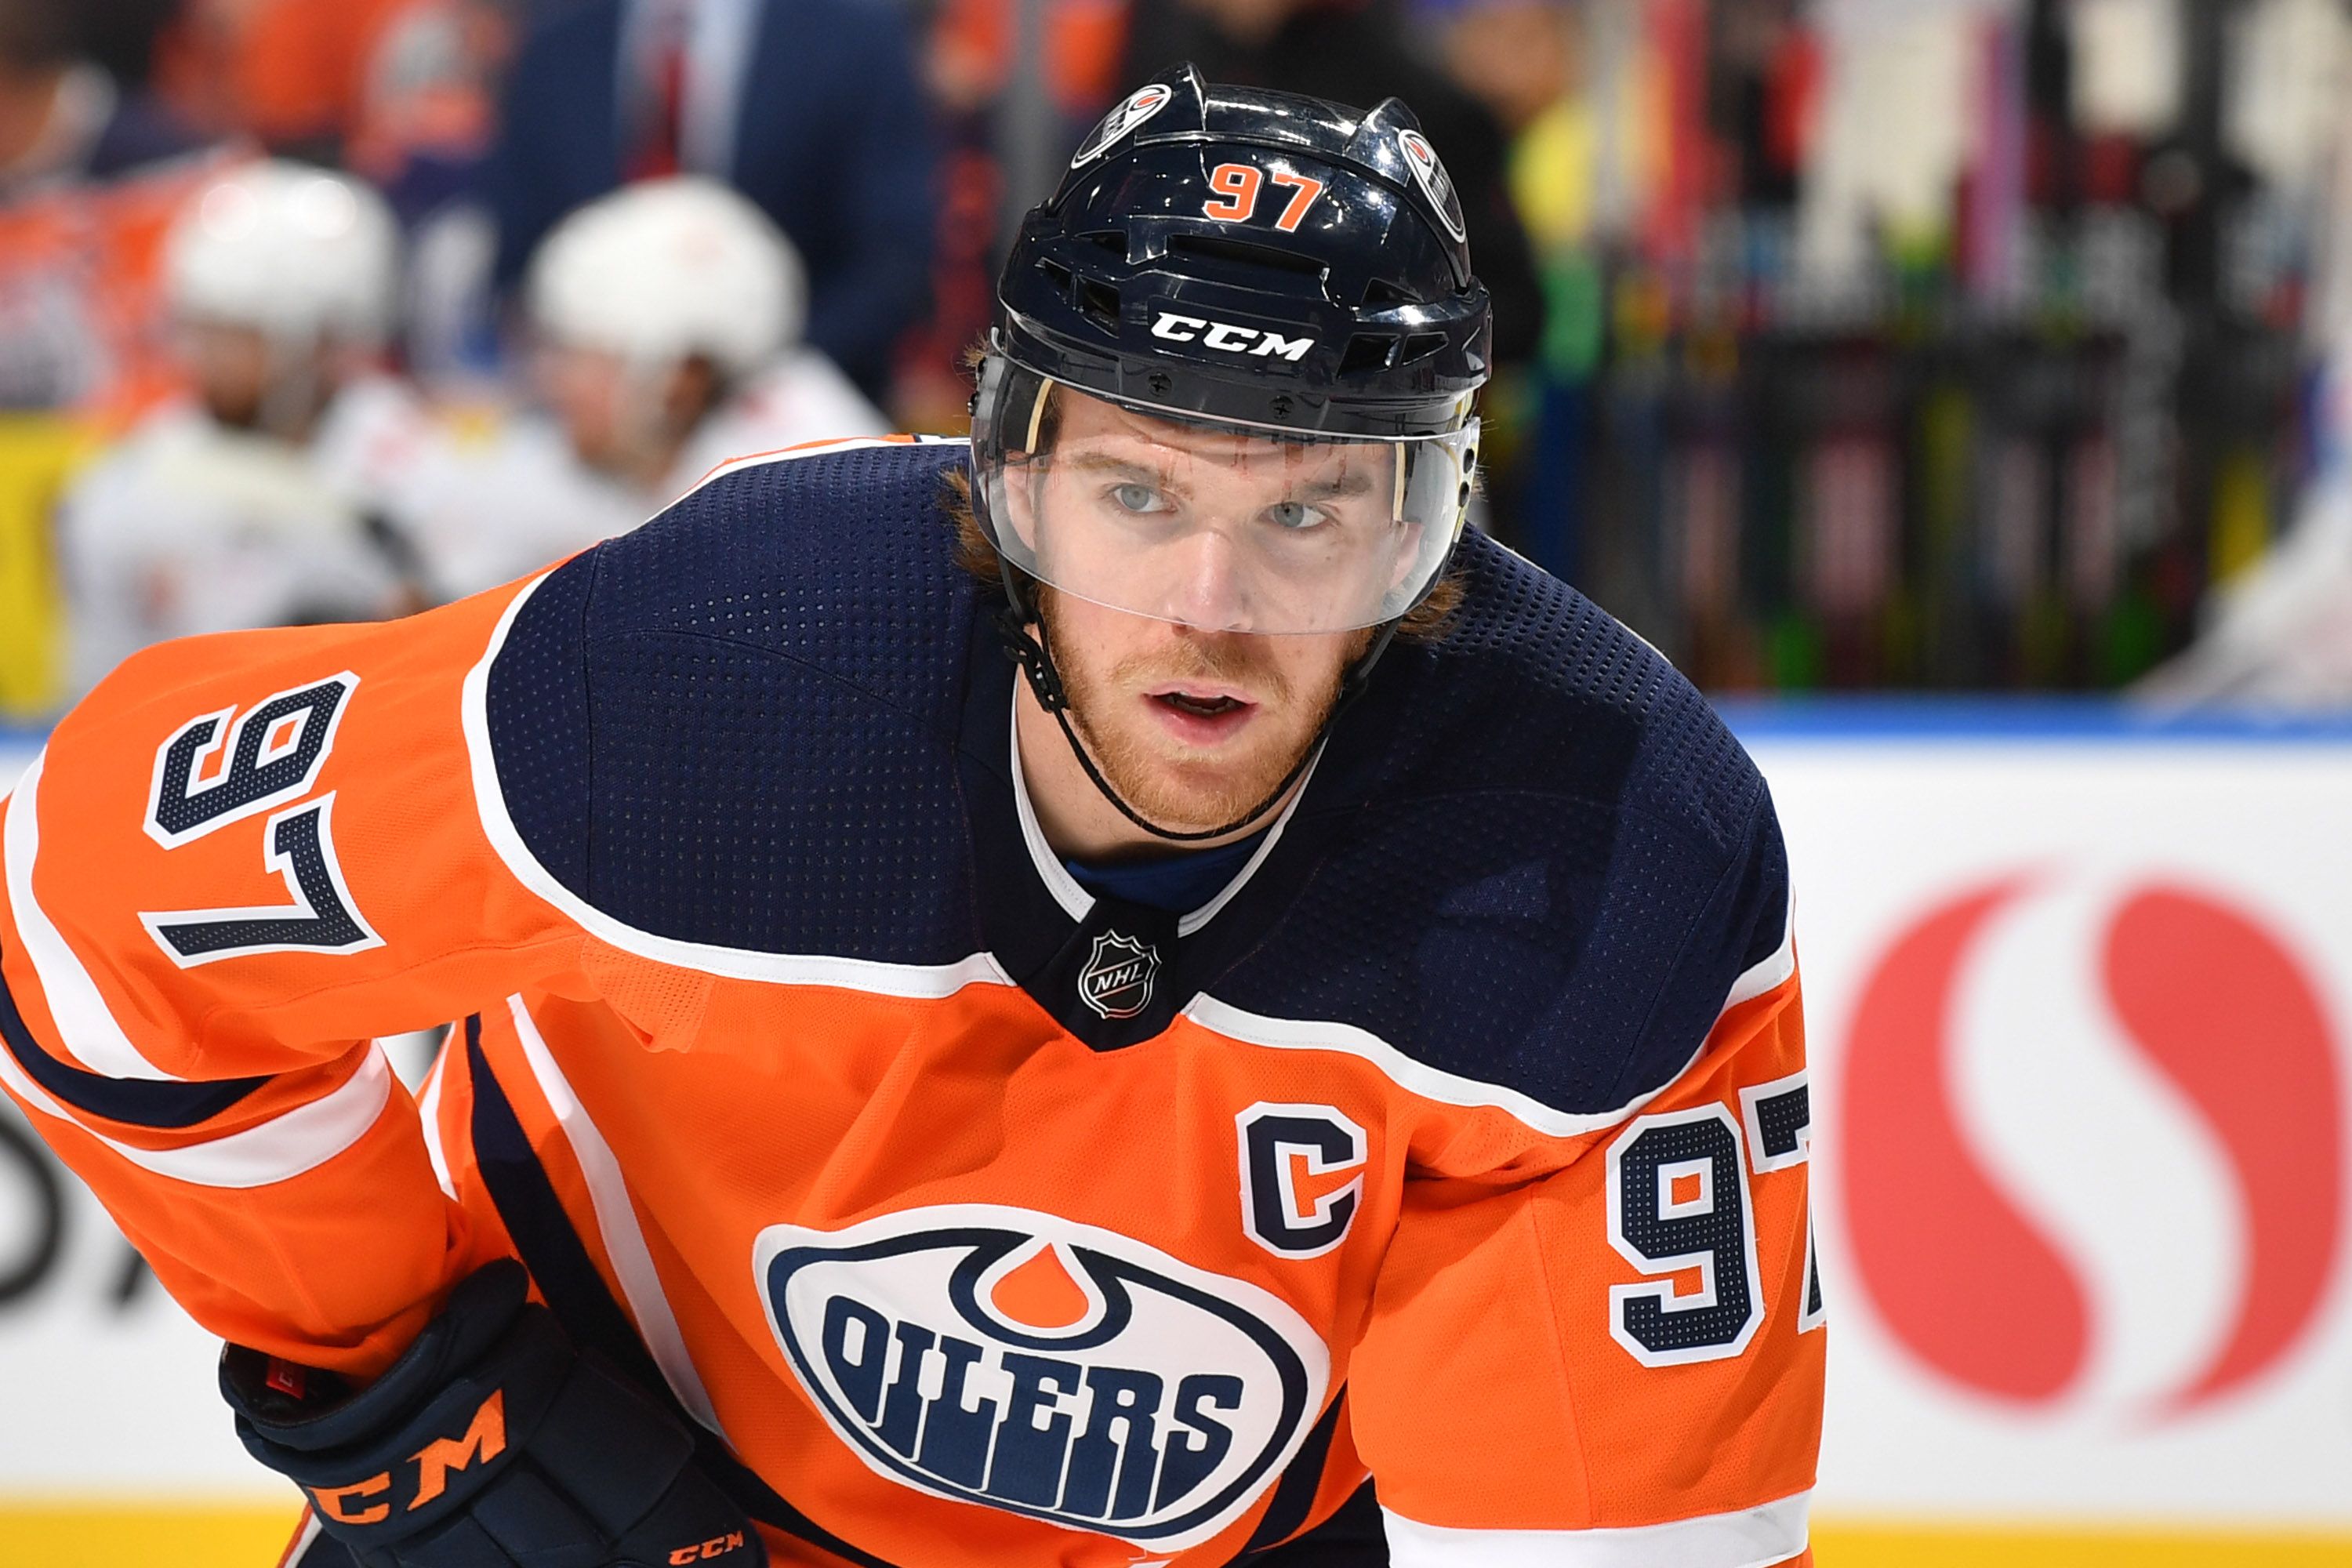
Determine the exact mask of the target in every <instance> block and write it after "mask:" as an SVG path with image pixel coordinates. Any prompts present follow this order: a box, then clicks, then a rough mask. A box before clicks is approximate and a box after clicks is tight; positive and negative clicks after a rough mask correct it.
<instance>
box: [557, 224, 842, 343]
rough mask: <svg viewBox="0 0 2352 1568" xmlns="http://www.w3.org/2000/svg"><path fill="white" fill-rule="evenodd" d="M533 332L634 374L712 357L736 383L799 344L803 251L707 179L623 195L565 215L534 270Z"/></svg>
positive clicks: (804, 301)
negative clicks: (612, 358)
mask: <svg viewBox="0 0 2352 1568" xmlns="http://www.w3.org/2000/svg"><path fill="white" fill-rule="evenodd" d="M529 301H530V316H531V321H532V323H533V324H534V325H535V326H536V327H537V328H538V329H539V331H541V333H542V334H544V335H545V336H547V337H548V338H550V339H552V340H553V341H555V342H561V343H566V344H570V345H572V346H573V347H577V348H590V349H602V350H604V351H605V352H607V353H613V354H616V355H618V356H619V357H620V358H621V359H623V360H625V361H626V362H628V363H631V364H633V365H637V366H645V367H651V366H656V365H665V364H673V363H677V362H678V361H680V360H684V359H688V358H689V357H691V356H693V355H696V354H700V355H704V356H706V357H708V358H709V360H710V361H711V363H714V364H716V365H717V366H718V367H719V370H721V371H722V372H724V373H725V374H728V375H729V376H730V377H740V376H743V375H746V374H750V373H751V372H752V371H754V370H756V369H758V368H759V367H760V366H761V364H763V363H766V362H767V361H768V360H770V359H772V358H773V357H774V356H775V355H776V354H778V353H782V351H783V350H784V349H786V348H788V347H790V346H791V345H792V344H793V343H794V342H798V341H799V340H800V335H801V330H802V326H803V321H804V318H805V315H806V311H807V309H808V304H807V287H806V285H805V283H804V282H803V277H802V268H801V258H800V253H799V252H798V251H796V250H794V249H793V244H792V241H790V240H789V239H787V238H785V237H784V235H783V231H782V230H781V229H779V228H777V226H775V224H774V223H773V222H772V221H771V220H770V219H769V217H768V216H767V214H765V213H763V212H761V210H760V209H759V208H758V207H756V206H754V205H751V203H750V202H749V201H746V200H745V199H744V198H743V197H742V196H740V195H737V194H736V193H735V192H734V191H732V190H730V189H729V188H728V187H727V186H725V185H722V184H719V183H718V182H716V181H713V180H705V179H694V178H681V179H670V180H649V181H646V182H645V183H643V184H635V185H628V186H625V187H624V188H622V189H621V190H618V191H615V192H614V194H613V195H609V196H605V197H604V198H603V199H602V200H599V201H595V202H592V203H590V204H589V205H586V206H584V207H582V208H581V209H580V210H579V211H577V212H575V213H573V214H572V216H569V217H567V218H565V219H564V220H563V222H562V223H561V224H560V225H558V226H556V229H555V231H554V232H553V233H552V234H551V235H549V236H548V237H547V241H546V243H545V244H543V245H542V246H541V247H540V250H539V254H538V256H537V257H536V258H533V260H532V262H531V270H530V292H529Z"/></svg>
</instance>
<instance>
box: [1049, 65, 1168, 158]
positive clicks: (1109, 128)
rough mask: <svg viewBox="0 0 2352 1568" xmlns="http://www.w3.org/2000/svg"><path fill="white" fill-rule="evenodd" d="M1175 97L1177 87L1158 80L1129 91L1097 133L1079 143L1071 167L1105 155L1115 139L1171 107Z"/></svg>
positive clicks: (1106, 117) (1105, 119)
mask: <svg viewBox="0 0 2352 1568" xmlns="http://www.w3.org/2000/svg"><path fill="white" fill-rule="evenodd" d="M1175 99H1176V89H1174V88H1171V87H1169V86H1167V85H1165V84H1164V83H1161V82H1156V81H1155V82H1153V83H1152V84H1151V85H1150V87H1139V88H1138V89H1135V90H1134V91H1133V92H1130V93H1129V94H1128V95H1127V100H1126V101H1125V102H1123V103H1121V104H1120V105H1119V106H1118V108H1117V109H1114V110H1111V111H1110V112H1109V113H1108V114H1106V115H1104V116H1103V120H1102V123H1101V124H1100V125H1097V126H1096V127H1095V131H1094V134H1093V135H1091V136H1089V137H1087V139H1086V140H1085V141H1084V142H1080V143H1079V145H1078V151H1077V153H1076V156H1074V157H1072V158H1071V160H1070V167H1071V168H1073V169H1075V168H1076V167H1077V166H1078V165H1079V164H1081V163H1085V162H1086V161H1087V159H1089V158H1095V157H1099V156H1101V155H1102V153H1105V152H1106V151H1108V149H1109V147H1110V144H1111V143H1112V142H1116V141H1118V139H1119V138H1120V137H1122V136H1124V135H1126V134H1127V133H1128V132H1130V131H1132V130H1134V129H1135V128H1136V127H1137V126H1139V125H1140V124H1142V123H1143V122H1144V121H1147V120H1149V119H1150V118H1151V117H1152V116H1153V115H1155V114H1157V113H1159V112H1160V110H1163V109H1165V108H1167V107H1168V106H1169V104H1171V103H1172V102H1174V101H1175Z"/></svg>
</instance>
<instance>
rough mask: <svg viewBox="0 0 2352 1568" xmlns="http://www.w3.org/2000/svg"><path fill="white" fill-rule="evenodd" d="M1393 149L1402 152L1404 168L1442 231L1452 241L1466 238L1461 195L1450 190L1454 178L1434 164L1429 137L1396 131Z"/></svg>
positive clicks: (1452, 186) (1440, 166) (1466, 232)
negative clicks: (1418, 184)
mask: <svg viewBox="0 0 2352 1568" xmlns="http://www.w3.org/2000/svg"><path fill="white" fill-rule="evenodd" d="M1397 147H1398V149H1399V150H1400V151H1402V153H1404V161H1405V166H1406V167H1407V168H1409V169H1411V170H1412V177H1413V178H1414V179H1416V180H1418V181H1420V182H1421V189H1422V194H1423V195H1426V196H1427V197H1428V198H1429V205H1432V206H1433V207H1435V208H1436V209H1437V216H1439V217H1440V218H1442V219H1444V223H1445V230H1446V232H1447V233H1448V234H1451V235H1452V236H1453V237H1454V238H1456V239H1467V238H1469V237H1470V233H1469V225H1468V224H1467V223H1465V221H1464V220H1463V217H1462V197H1461V195H1460V193H1458V192H1456V191H1455V190H1454V176H1453V175H1451V174H1447V173H1446V172H1445V165H1444V164H1443V163H1439V162H1438V161H1437V149H1436V148H1434V147H1433V146H1431V145H1430V144H1429V138H1428V137H1426V136H1423V134H1422V133H1421V132H1418V131H1400V132H1397Z"/></svg>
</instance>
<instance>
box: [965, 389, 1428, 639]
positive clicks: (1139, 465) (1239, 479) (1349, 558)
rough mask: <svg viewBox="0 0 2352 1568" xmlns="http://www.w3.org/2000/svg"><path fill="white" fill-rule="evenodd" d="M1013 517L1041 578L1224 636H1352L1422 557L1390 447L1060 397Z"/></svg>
mask: <svg viewBox="0 0 2352 1568" xmlns="http://www.w3.org/2000/svg"><path fill="white" fill-rule="evenodd" d="M1054 396H1055V402H1054V409H1055V415H1056V417H1057V426H1056V428H1055V431H1054V433H1053V436H1052V438H1051V441H1050V443H1049V449H1048V450H1046V451H1045V452H1043V453H1041V454H1040V455H1039V456H1038V457H1037V458H1034V459H1032V460H1029V461H1027V462H1025V463H1024V465H1023V468H1022V472H1021V475H1020V477H1019V478H1018V479H1015V480H1014V481H1013V483H1012V484H1011V485H1010V486H1009V487H1008V489H1007V490H1006V498H1007V502H1008V504H1007V506H1006V512H1007V514H1008V517H1007V521H1009V522H1010V523H1011V525H1012V529H1013V533H1014V534H1015V535H1016V537H1017V539H1018V541H1019V542H1021V543H1023V544H1024V545H1025V546H1026V547H1027V549H1028V551H1029V552H1030V554H1031V555H1032V557H1033V561H1034V563H1024V564H1030V565H1031V570H1032V571H1033V573H1034V575H1036V576H1037V577H1039V578H1041V579H1042V580H1044V581H1045V582H1047V583H1051V584H1054V585H1055V586H1056V587H1059V588H1061V589H1063V590H1065V591H1066V592H1067V593H1068V594H1071V595H1076V596H1078V597H1082V598H1086V599H1090V600H1092V601H1093V602H1095V603H1096V604H1097V605H1107V606H1108V607H1110V608H1113V609H1119V610H1126V611H1129V612H1131V613H1134V614H1137V615H1142V616H1154V617H1157V618H1159V619H1160V620H1165V621H1175V622H1180V623H1181V624H1182V625H1185V626H1193V627H1198V628H1200V629H1201V630H1203V631H1213V632H1257V633H1281V634H1284V635H1289V634H1294V633H1299V632H1320V631H1339V630H1353V629H1355V628H1357V627H1360V626H1370V625H1374V624H1377V623H1378V622H1380V621H1381V620H1383V619H1385V618H1387V616H1388V613H1389V612H1388V611H1387V609H1386V606H1387V605H1388V603H1389V601H1390V598H1391V595H1394V594H1396V593H1397V591H1398V590H1399V588H1400V587H1401V586H1402V584H1403V582H1404V579H1405V578H1406V577H1408V576H1409V575H1411V574H1414V573H1415V572H1416V571H1417V570H1418V569H1420V568H1421V567H1422V565H1423V561H1422V553H1421V549H1420V547H1421V544H1422V542H1423V529H1422V528H1421V527H1419V526H1418V525H1416V524H1414V523H1412V522H1411V521H1405V520H1403V519H1402V518H1400V517H1399V516H1398V490H1399V486H1398V482H1397V481H1398V477H1399V467H1400V464H1401V463H1402V461H1403V460H1404V459H1403V458H1402V452H1401V449H1400V447H1399V445H1398V444H1397V443H1394V442H1388V441H1308V440H1297V439H1290V440H1281V439H1276V438H1274V437H1269V436H1263V435H1256V434H1251V433H1247V432H1244V431H1242V430H1237V429H1234V428H1231V427H1218V426H1203V425H1194V424H1185V423H1182V422H1179V421H1173V420H1167V419H1160V418H1155V417H1153V416H1150V415H1148V414H1145V413H1142V412H1140V411H1139V410H1136V409H1133V408H1127V407H1121V406H1119V405H1116V404H1111V403H1107V402H1104V401H1102V400H1101V399H1099V398H1095V397H1090V396H1087V395H1084V394H1081V393H1076V392H1071V391H1067V390H1057V391H1056V392H1055V395H1054Z"/></svg>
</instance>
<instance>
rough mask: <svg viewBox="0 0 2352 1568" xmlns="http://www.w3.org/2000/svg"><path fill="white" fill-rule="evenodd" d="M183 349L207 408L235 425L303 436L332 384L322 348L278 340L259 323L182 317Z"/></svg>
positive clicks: (226, 422) (199, 397) (238, 427)
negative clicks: (307, 348)
mask: <svg viewBox="0 0 2352 1568" xmlns="http://www.w3.org/2000/svg"><path fill="white" fill-rule="evenodd" d="M179 351H180V356H181V360H182V362H183V363H184V365H185V366H186V368H187V372H188V378H189V380H190V381H191V382H192V383H193V384H194V389H195V393H196V397H197V399H198V401H200V402H201V403H203V404H204V405H205V412H206V413H208V414H210V415H211V416H213V418H215V420H217V421H219V422H220V423H221V424H223V425H226V426H229V427H231V428H232V429H237V430H268V431H269V432H271V433H272V434H275V435H278V436H283V437H289V438H299V437H302V436H303V435H305V434H307V433H308V431H309V429H310V424H311V422H312V421H313V420H314V419H315V418H316V417H317V415H318V412H319V408H320V405H321V404H323V402H324V401H325V398H326V395H327V394H328V391H329V389H330V388H331V384H332V382H331V367H330V364H329V363H328V362H329V355H328V353H327V351H326V349H325V348H324V347H323V346H321V347H320V348H318V349H316V350H312V351H309V352H307V353H306V352H304V351H302V350H299V349H296V348H293V347H291V346H289V345H287V344H284V343H273V342H271V341H270V340H269V338H268V336H267V335H266V334H264V333H263V332H262V331H260V330H259V329H258V328H255V327H248V326H243V325H239V324H236V323H232V322H226V321H183V322H182V323H181V324H180V331H179Z"/></svg>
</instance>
